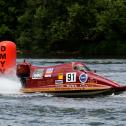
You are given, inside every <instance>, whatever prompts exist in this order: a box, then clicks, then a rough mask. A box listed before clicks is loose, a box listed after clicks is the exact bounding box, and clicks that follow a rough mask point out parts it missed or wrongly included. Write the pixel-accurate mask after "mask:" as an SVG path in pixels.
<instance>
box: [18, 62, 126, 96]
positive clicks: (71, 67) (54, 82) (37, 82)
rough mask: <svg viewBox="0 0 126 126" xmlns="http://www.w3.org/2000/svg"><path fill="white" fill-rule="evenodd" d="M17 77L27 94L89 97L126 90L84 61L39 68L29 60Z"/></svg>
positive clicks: (21, 66)
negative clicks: (39, 93) (96, 71)
mask: <svg viewBox="0 0 126 126" xmlns="http://www.w3.org/2000/svg"><path fill="white" fill-rule="evenodd" d="M16 73H17V76H18V77H19V78H20V80H21V83H22V89H21V91H22V92H24V93H34V92H41V93H48V94H51V95H53V96H63V97H86V96H92V97H94V96H96V95H98V96H99V95H110V94H119V93H121V92H123V91H125V90H126V86H121V85H119V84H117V83H115V82H113V81H111V80H108V79H106V78H104V77H102V76H99V75H97V74H96V73H95V72H94V71H91V70H90V69H89V68H88V67H87V66H86V65H85V64H84V63H82V62H70V63H64V64H60V65H55V66H47V67H40V66H34V65H32V64H31V63H29V62H25V61H24V62H22V63H19V64H18V65H17V72H16Z"/></svg>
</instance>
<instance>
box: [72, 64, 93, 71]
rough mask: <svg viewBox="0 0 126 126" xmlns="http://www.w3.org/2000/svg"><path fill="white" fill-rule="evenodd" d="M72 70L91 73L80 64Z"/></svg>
mask: <svg viewBox="0 0 126 126" xmlns="http://www.w3.org/2000/svg"><path fill="white" fill-rule="evenodd" d="M74 70H79V71H91V70H90V69H89V68H88V67H87V66H84V65H82V64H78V65H75V66H74Z"/></svg>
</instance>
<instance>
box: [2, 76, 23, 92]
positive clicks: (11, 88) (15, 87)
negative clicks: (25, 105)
mask: <svg viewBox="0 0 126 126" xmlns="http://www.w3.org/2000/svg"><path fill="white" fill-rule="evenodd" d="M20 89H21V83H20V81H19V79H18V78H17V77H11V78H10V77H0V94H19V93H20Z"/></svg>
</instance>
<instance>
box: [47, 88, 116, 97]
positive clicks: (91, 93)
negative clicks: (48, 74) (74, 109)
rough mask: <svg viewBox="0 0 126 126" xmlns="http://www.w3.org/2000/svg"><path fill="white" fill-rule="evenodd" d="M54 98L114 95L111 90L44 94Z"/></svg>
mask: <svg viewBox="0 0 126 126" xmlns="http://www.w3.org/2000/svg"><path fill="white" fill-rule="evenodd" d="M46 93H49V94H51V95H53V96H56V97H71V98H74V97H96V96H101V95H111V94H113V93H114V90H113V89H103V90H90V91H80V90H79V91H54V92H46Z"/></svg>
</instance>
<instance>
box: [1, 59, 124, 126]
mask: <svg viewBox="0 0 126 126" xmlns="http://www.w3.org/2000/svg"><path fill="white" fill-rule="evenodd" d="M20 61H23V59H18V60H17V62H20ZM28 61H29V62H31V63H33V64H35V65H44V66H46V65H54V64H60V63H64V62H71V61H82V62H85V63H86V64H87V65H88V66H89V67H90V68H91V69H93V70H96V71H97V73H98V74H100V75H102V76H106V77H107V78H109V79H112V80H114V81H117V82H119V83H121V84H126V60H123V59H122V60H116V59H105V60H102V59H28ZM125 99H126V93H123V94H120V95H116V96H115V95H111V96H105V97H96V98H63V97H61V98H58V97H51V96H50V95H47V94H40V93H38V94H1V95H0V102H1V104H0V111H1V114H0V125H1V126H2V125H3V126H4V125H5V126H7V125H8V126H17V125H18V126H26V125H27V126H50V125H51V126H125V124H126V100H125Z"/></svg>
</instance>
